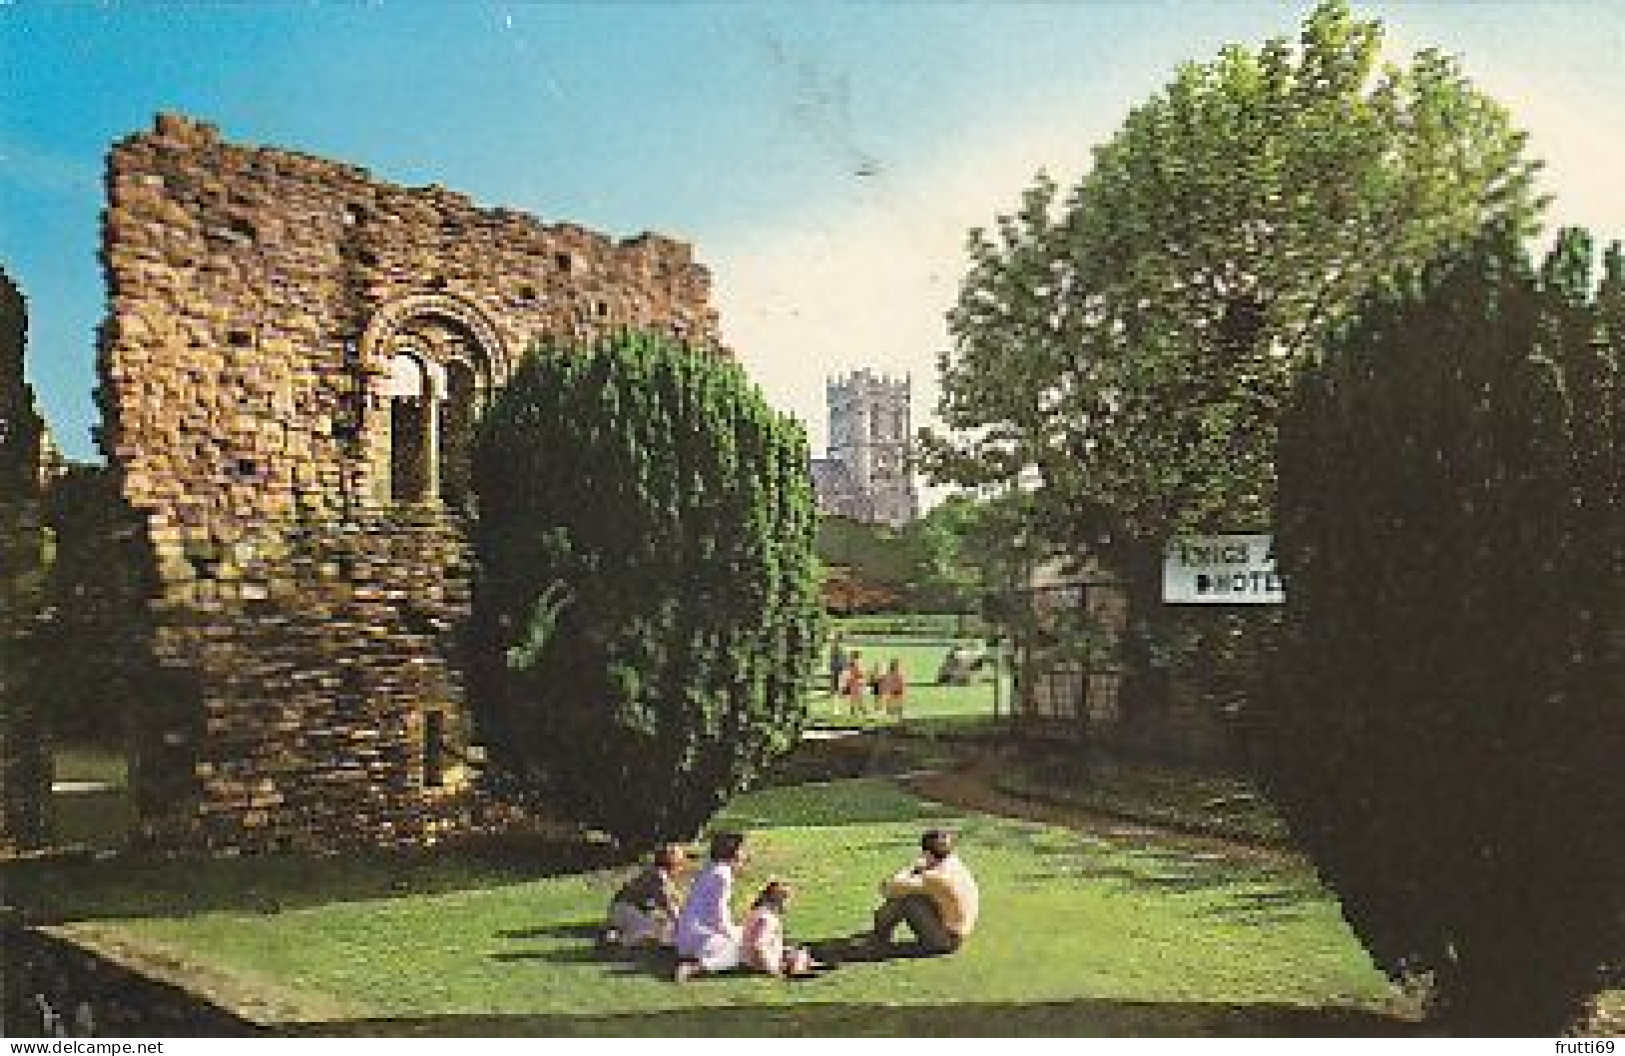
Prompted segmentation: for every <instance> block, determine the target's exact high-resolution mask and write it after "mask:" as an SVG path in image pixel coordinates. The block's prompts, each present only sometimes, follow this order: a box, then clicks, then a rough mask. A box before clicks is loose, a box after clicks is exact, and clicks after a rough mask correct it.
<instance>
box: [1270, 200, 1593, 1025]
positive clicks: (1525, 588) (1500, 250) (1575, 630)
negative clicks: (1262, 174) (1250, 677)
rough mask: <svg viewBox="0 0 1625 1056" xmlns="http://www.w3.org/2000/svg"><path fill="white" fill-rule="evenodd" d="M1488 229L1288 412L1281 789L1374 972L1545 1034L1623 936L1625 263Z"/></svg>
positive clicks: (1463, 1012)
mask: <svg viewBox="0 0 1625 1056" xmlns="http://www.w3.org/2000/svg"><path fill="white" fill-rule="evenodd" d="M1590 258H1591V248H1590V244H1589V241H1588V240H1587V239H1586V238H1585V237H1584V236H1583V235H1581V234H1579V233H1576V232H1567V233H1565V234H1564V235H1563V236H1562V237H1561V238H1560V239H1559V242H1558V245H1557V248H1556V250H1555V251H1554V252H1553V254H1552V255H1551V257H1550V258H1549V259H1548V261H1547V262H1546V265H1545V266H1544V268H1542V269H1541V271H1540V273H1539V274H1538V275H1537V274H1535V273H1534V271H1533V269H1531V268H1530V267H1529V265H1528V263H1527V259H1526V257H1525V256H1524V254H1523V253H1522V251H1521V250H1520V249H1519V247H1518V243H1517V240H1516V238H1515V237H1514V236H1512V235H1509V234H1507V233H1505V232H1504V231H1502V232H1499V233H1497V234H1496V235H1494V236H1491V237H1487V238H1486V239H1485V240H1484V241H1482V242H1481V243H1479V244H1478V245H1477V246H1476V247H1474V248H1473V249H1472V250H1471V251H1470V252H1462V253H1459V254H1456V255H1452V256H1450V257H1449V258H1447V259H1445V260H1443V261H1441V262H1440V263H1438V264H1436V265H1434V266H1432V267H1431V268H1429V269H1428V270H1427V271H1426V272H1425V273H1424V274H1423V275H1422V276H1421V277H1420V278H1419V279H1418V281H1416V282H1415V283H1406V284H1403V285H1401V286H1398V287H1396V288H1395V289H1394V290H1392V291H1390V292H1388V293H1386V294H1384V295H1382V296H1378V297H1373V298H1372V299H1371V300H1370V301H1368V302H1367V303H1366V305H1365V306H1364V308H1363V310H1361V311H1360V312H1359V313H1358V314H1357V315H1356V316H1355V317H1354V318H1353V320H1352V321H1351V323H1350V324H1349V325H1348V326H1347V328H1346V329H1345V330H1344V331H1343V332H1342V333H1341V334H1340V335H1339V336H1338V337H1337V338H1336V339H1335V340H1334V341H1333V342H1332V343H1331V345H1330V348H1329V350H1328V352H1327V355H1326V358H1325V361H1324V362H1323V363H1322V364H1320V365H1318V366H1316V367H1315V368H1314V369H1312V370H1311V371H1309V372H1308V373H1307V374H1306V375H1305V376H1304V377H1303V379H1302V380H1301V381H1300V382H1299V384H1298V386H1297V389H1296V391H1295V394H1294V398H1293V400H1292V402H1291V404H1290V407H1289V410H1288V413H1287V414H1286V416H1285V417H1284V420H1283V423H1282V427H1281V436H1280V447H1279V453H1278V463H1279V472H1280V494H1279V505H1280V510H1279V535H1278V539H1277V547H1278V554H1279V560H1280V562H1281V567H1282V569H1283V572H1284V574H1285V575H1286V578H1287V589H1288V592H1289V595H1290V599H1291V602H1290V605H1289V606H1288V608H1287V626H1286V635H1285V639H1284V642H1283V647H1282V652H1281V655H1280V657H1279V660H1280V664H1279V679H1278V692H1277V693H1276V694H1275V696H1274V700H1273V703H1272V706H1271V714H1269V716H1268V728H1269V729H1270V731H1271V737H1270V740H1271V744H1272V748H1273V751H1272V752H1271V753H1270V755H1269V757H1268V765H1267V767H1266V776H1267V778H1268V780H1269V783H1270V785H1271V787H1272V789H1273V793H1274V796H1275V798H1276V799H1277V800H1278V802H1279V803H1280V804H1281V806H1282V808H1283V810H1284V812H1285V814H1286V816H1287V817H1288V819H1289V821H1290V822H1291V824H1292V827H1293V830H1294V831H1295V833H1296V834H1297V835H1298V836H1299V838H1300V839H1301V840H1302V841H1303V843H1304V845H1305V846H1306V847H1307V849H1308V851H1309V852H1310V854H1311V855H1312V856H1313V858H1314V860H1315V862H1316V864H1317V865H1318V866H1319V868H1320V871H1321V874H1322V876H1323V877H1324V878H1325V879H1326V880H1327V882H1328V883H1330V885H1331V886H1332V887H1333V888H1334V889H1335V890H1336V891H1337V893H1338V895H1339V896H1340V897H1341V899H1342V903H1343V907H1344V912H1345V914H1346V915H1347V917H1348V919H1349V921H1350V923H1351V924H1352V925H1353V927H1354V929H1355V931H1356V932H1357V933H1358V935H1359V936H1360V938H1361V939H1362V941H1363V942H1364V943H1365V944H1366V947H1367V948H1368V949H1369V950H1370V952H1371V954H1372V956H1373V958H1374V959H1375V960H1376V962H1377V963H1378V964H1379V965H1380V966H1381V967H1383V968H1384V969H1386V970H1387V971H1388V972H1390V973H1392V974H1393V975H1394V976H1396V977H1402V976H1406V975H1413V974H1418V973H1431V975H1432V977H1433V983H1434V986H1435V990H1434V992H1435V994H1436V996H1437V998H1438V1001H1439V1008H1440V1009H1441V1011H1442V1012H1444V1013H1445V1014H1447V1015H1449V1016H1450V1017H1452V1018H1453V1019H1454V1020H1455V1021H1456V1023H1457V1025H1458V1027H1460V1028H1462V1029H1466V1030H1469V1031H1473V1032H1489V1033H1497V1034H1507V1033H1512V1034H1520V1035H1522V1034H1553V1033H1556V1032H1557V1031H1558V1030H1559V1029H1560V1028H1562V1027H1563V1026H1564V1025H1565V1024H1567V1023H1568V1022H1570V1021H1571V1020H1572V1019H1573V1017H1574V1016H1575V1015H1577V1014H1578V1013H1579V1012H1580V1010H1581V1007H1582V1004H1583V1001H1584V999H1585V998H1586V997H1588V996H1589V995H1590V994H1592V993H1594V992H1595V991H1596V990H1597V989H1599V988H1600V986H1601V984H1602V971H1603V969H1604V967H1605V966H1607V965H1608V964H1609V963H1610V962H1612V963H1613V964H1615V965H1618V964H1619V963H1620V962H1619V958H1620V956H1621V952H1622V951H1625V841H1622V840H1621V838H1620V836H1621V833H1625V791H1622V790H1625V785H1622V783H1621V782H1620V780H1619V761H1620V760H1621V759H1625V715H1622V713H1621V711H1620V705H1621V703H1622V700H1621V692H1622V687H1625V486H1622V472H1625V470H1622V466H1625V460H1622V459H1621V458H1620V452H1621V451H1622V450H1625V427H1622V418H1625V399H1622V397H1625V388H1622V366H1625V361H1622V349H1625V315H1622V314H1621V311H1620V306H1621V303H1622V301H1621V297H1622V294H1625V257H1622V255H1621V253H1620V251H1619V249H1618V248H1617V247H1616V248H1615V249H1613V250H1612V251H1610V253H1609V254H1608V256H1607V258H1606V259H1607V268H1606V275H1605V278H1604V280H1603V282H1602V284H1601V287H1600V291H1599V292H1598V293H1596V294H1595V295H1594V294H1593V289H1592V282H1591V278H1590Z"/></svg>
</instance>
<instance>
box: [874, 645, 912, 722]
mask: <svg viewBox="0 0 1625 1056" xmlns="http://www.w3.org/2000/svg"><path fill="white" fill-rule="evenodd" d="M906 692H908V680H907V679H905V678H904V677H903V662H902V661H901V660H897V659H895V658H894V659H893V660H892V662H891V663H890V665H888V666H887V668H886V673H885V674H884V675H881V676H880V706H881V707H882V708H884V709H885V711H886V714H888V715H890V716H891V717H892V718H894V719H899V720H901V719H902V717H903V694H904V693H906Z"/></svg>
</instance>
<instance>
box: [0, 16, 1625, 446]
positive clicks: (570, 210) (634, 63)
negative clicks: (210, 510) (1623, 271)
mask: <svg viewBox="0 0 1625 1056" xmlns="http://www.w3.org/2000/svg"><path fill="white" fill-rule="evenodd" d="M1308 6H1309V5H1308V4H1306V3H1300V4H1290V3H1276V2H1262V0H1260V2H1253V0H1209V2H1195V3H1178V4H1175V3H1169V2H1155V0H1142V2H1135V3H1127V2H1122V3H1107V2H1084V0H1078V2H1073V3H1050V4H993V3H976V2H964V3H952V4H950V3H911V2H903V0H893V2H889V3H880V2H875V3H840V4H837V3H799V4H791V3H752V2H747V0H739V2H733V3H721V4H711V3H697V2H689V3H684V2H671V3H664V4H636V3H604V4H593V5H587V4H572V3H531V4H515V3H509V4H498V3H476V2H468V3H455V4H454V3H443V4H435V3H399V2H396V0H385V2H374V3H361V4H346V5H340V4H309V3H301V4H293V3H287V4H255V3H230V4H228V3H215V4H192V5H179V4H140V5H137V4H119V3H103V4H77V5H65V4H48V3H37V2H29V0H0V265H3V266H4V267H5V269H6V270H7V271H8V272H9V273H10V274H11V275H12V276H13V278H14V279H15V280H17V281H18V282H19V283H20V285H22V287H23V289H24V292H25V293H26V294H27V295H28V297H29V301H30V312H31V335H30V337H31V340H30V349H29V352H30V363H29V376H30V379H31V380H32V381H33V382H34V383H35V384H36V386H37V388H38V389H39V391H40V394H41V398H42V401H43V403H44V406H45V409H46V411H47V414H48V416H49V417H50V419H51V420H52V422H53V425H54V426H55V428H56V431H57V433H58V436H59V439H60V442H61V443H62V444H63V446H64V447H65V448H66V449H67V450H68V451H69V453H70V454H72V455H75V456H78V457H89V456H91V454H92V448H91V444H90V440H89V432H88V430H89V426H90V424H91V423H92V422H93V420H94V417H95V412H94V408H93V406H92V403H91V395H90V394H91V389H92V387H93V386H94V383H95V381H94V370H93V361H94V354H93V340H94V338H93V334H94V328H95V326H96V324H97V322H98V321H99V319H100V317H101V313H102V310H103V291H102V280H101V274H100V269H99V266H98V264H97V262H96V248H97V241H98V222H99V211H100V208H101V193H102V192H101V185H100V179H101V167H102V161H103V158H104V157H105V154H106V151H107V148H108V146H109V145H110V144H111V143H112V142H113V141H114V140H115V139H117V138H120V137H122V136H124V135H127V134H129V133H130V132H133V131H136V130H139V129H143V128H146V127H148V126H149V125H150V124H151V121H152V117H153V114H154V113H155V112H157V111H159V110H180V111H183V112H186V113H189V114H192V115H194V116H197V117H201V118H203V119H206V120H209V121H211V122H214V123H215V124H217V125H219V126H220V127H221V130H222V134H223V135H224V136H225V137H226V138H227V139H230V140H232V141H235V142H241V143H256V144H268V145H276V146H282V147H289V148H293V149H297V150H304V151H308V152H311V153H316V154H321V155H325V156H329V157H333V158H336V159H341V160H344V161H348V162H352V163H355V164H360V165H363V166H366V167H367V168H369V169H371V170H372V171H373V173H374V174H375V175H377V176H378V177H380V178H382V179H386V180H390V181H393V182H398V183H403V184H408V185H417V184H426V183H440V184H443V185H445V186H448V187H453V188H456V189H458V190H461V191H465V192H467V193H469V194H471V195H472V196H473V197H474V198H476V199H477V200H479V201H481V202H483V203H485V204H488V205H506V206H510V207H514V208H518V209H523V210H525V211H527V212H531V213H534V214H536V215H538V216H540V217H541V218H543V219H544V220H548V221H553V220H574V221H577V222H580V223H583V224H586V225H589V226H592V227H597V228H600V229H603V230H606V231H609V232H611V233H614V234H623V235H624V234H633V233H636V232H638V231H641V230H645V229H651V230H657V231H661V232H664V233H668V234H671V235H674V236H676V237H679V238H683V239H686V240H689V241H692V242H693V243H695V245H696V249H697V252H698V254H699V257H700V259H701V260H702V261H704V262H706V263H707V264H708V265H709V266H710V267H711V268H712V271H713V273H714V276H715V281H716V300H717V304H718V307H719V308H720V309H721V311H722V321H723V331H724V336H725V338H726V339H727V340H728V341H729V343H730V344H732V345H734V346H735V347H736V348H737V349H738V351H739V352H740V354H741V357H742V358H743V359H744V361H745V362H746V365H747V366H748V367H749V368H750V370H751V372H752V374H753V375H754V376H755V377H756V378H757V379H758V380H759V381H760V382H761V384H762V386H763V388H764V390H765V391H766V392H767V394H768V397H769V398H770V399H771V400H772V401H773V402H774V403H775V404H776V405H778V406H780V407H782V408H783V409H785V410H788V411H791V412H792V413H795V414H797V415H798V416H800V417H802V418H803V419H804V420H806V421H807V422H808V424H809V426H810V427H811V431H812V434H813V440H814V444H815V447H819V448H821V446H822V443H823V439H824V436H823V434H824V421H823V413H824V412H823V403H822V401H823V381H824V378H825V377H826V376H827V375H830V374H835V373H841V372H844V371H847V370H850V369H853V368H856V367H861V366H871V367H877V368H880V369H884V370H888V371H891V372H894V373H899V374H901V373H904V372H907V373H910V374H911V375H912V376H913V377H914V379H915V382H916V401H915V404H916V417H917V419H925V418H927V417H928V412H929V409H930V405H931V403H932V402H933V401H934V399H935V386H934V384H933V382H932V374H933V371H934V363H935V357H936V353H937V352H938V350H939V349H941V348H942V347H944V345H945V344H946V340H947V338H946V334H945V332H944V330H943V327H942V313H943V311H944V310H945V309H946V308H947V307H948V305H949V304H950V303H951V302H952V300H953V296H954V292H955V289H956V286H957V282H958V278H959V275H960V273H961V272H962V270H963V266H964V262H963V255H962V246H963V242H964V236H965V232H966V230H967V229H968V228H969V227H971V226H973V225H977V224H985V223H988V222H990V221H991V220H992V218H993V217H994V216H995V214H996V213H997V212H998V211H999V210H1000V209H1003V208H1006V207H1008V206H1009V205H1010V204H1011V203H1013V202H1014V200H1015V199H1016V197H1017V196H1018V194H1019V192H1020V191H1021V189H1022V188H1023V187H1024V186H1025V185H1026V184H1027V183H1028V182H1029V181H1030V179H1031V176H1032V174H1033V173H1034V172H1035V171H1036V170H1037V169H1038V168H1040V167H1045V168H1048V169H1049V170H1050V171H1051V172H1053V173H1055V174H1056V175H1058V176H1060V177H1061V178H1063V179H1075V178H1076V176H1077V175H1079V174H1080V173H1081V172H1082V171H1083V169H1084V167H1085V166H1086V165H1087V161H1088V156H1089V153H1088V152H1089V148H1090V147H1091V146H1092V145H1094V144H1095V143H1098V142H1100V141H1101V140H1103V139H1104V138H1106V137H1107V136H1109V135H1110V133H1111V132H1112V130H1113V129H1114V128H1115V127H1116V125H1117V124H1118V123H1119V122H1120V121H1121V119H1122V117H1123V116H1124V114H1125V112H1126V110H1127V108H1128V107H1129V106H1130V105H1132V104H1133V103H1134V102H1136V101H1138V100H1140V99H1143V98H1144V97H1145V96H1147V95H1148V94H1150V93H1151V92H1152V91H1154V90H1155V89H1156V88H1157V87H1158V86H1159V85H1161V84H1162V83H1163V82H1164V81H1165V80H1166V79H1167V77H1168V76H1169V74H1170V72H1171V71H1172V69H1173V67H1174V66H1175V65H1176V64H1177V63H1178V62H1180V61H1181V60H1183V59H1188V58H1206V57H1208V56H1210V55H1211V54H1213V53H1214V52H1215V51H1216V50H1217V49H1218V48H1219V47H1220V46H1221V45H1222V44H1224V43H1226V42H1232V41H1238V42H1248V43H1255V42H1257V41H1258V40H1260V39H1262V38H1263V37H1265V36H1267V35H1271V34H1276V33H1287V34H1292V33H1294V32H1295V29H1296V26H1297V23H1298V21H1299V19H1300V18H1301V16H1302V14H1303V13H1304V11H1305V10H1307V7H1308ZM1357 10H1359V11H1361V12H1363V13H1372V14H1377V15H1380V16H1381V17H1382V18H1383V19H1384V20H1385V21H1386V22H1387V23H1388V26H1389V29H1390V39H1391V41H1392V43H1393V45H1394V47H1395V49H1396V51H1397V52H1399V53H1401V54H1406V53H1408V52H1409V51H1411V50H1414V48H1416V47H1419V46H1423V45H1436V46H1439V47H1442V48H1444V49H1445V50H1447V51H1452V52H1456V53H1459V54H1461V55H1462V56H1463V58H1464V61H1465V62H1466V65H1467V68H1468V70H1469V71H1470V72H1471V73H1472V74H1473V75H1474V76H1475V78H1476V79H1477V80H1478V81H1479V82H1480V83H1481V84H1482V85H1483V86H1484V87H1485V88H1486V89H1488V90H1489V91H1491V92H1492V93H1493V94H1495V95H1496V96H1497V97H1499V98H1500V99H1502V100H1503V101H1504V102H1506V103H1507V104H1508V105H1509V106H1511V108H1512V109H1513V112H1514V114H1515V116H1516V117H1517V118H1518V119H1519V120H1520V122H1521V123H1522V124H1523V125H1524V126H1525V127H1527V128H1529V129H1530V130H1531V132H1532V133H1533V137H1534V149H1535V153H1536V154H1537V155H1539V156H1542V157H1544V158H1546V159H1547V161H1548V165H1549V168H1548V177H1547V189H1548V190H1550V191H1551V192H1553V193H1554V194H1556V195H1557V198H1558V203H1557V208H1556V210H1555V211H1554V214H1553V215H1554V219H1557V220H1565V221H1579V222H1585V223H1588V224H1590V225H1592V226H1594V227H1595V228H1596V229H1597V230H1598V231H1599V232H1601V233H1603V234H1606V235H1617V234H1625V195H1621V194H1618V193H1617V192H1616V190H1615V188H1616V185H1618V184H1619V183H1620V182H1621V180H1622V179H1625V146H1622V143H1625V137H1622V133H1625V3H1607V2H1601V0H1593V2H1589V3H1567V4H1565V3H1555V2H1544V3H1542V2H1531V3H1484V2H1476V3H1468V2H1458V3H1446V2H1432V3H1390V4H1380V5H1357Z"/></svg>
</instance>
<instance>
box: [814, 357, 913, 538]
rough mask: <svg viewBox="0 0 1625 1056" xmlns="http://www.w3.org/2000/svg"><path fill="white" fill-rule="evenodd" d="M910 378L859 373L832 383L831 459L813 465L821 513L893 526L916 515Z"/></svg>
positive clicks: (836, 379)
mask: <svg viewBox="0 0 1625 1056" xmlns="http://www.w3.org/2000/svg"><path fill="white" fill-rule="evenodd" d="M911 387H912V386H911V382H910V380H909V379H908V378H906V377H905V378H904V379H903V380H901V381H895V380H893V379H891V378H888V377H885V376H883V375H879V376H877V375H875V374H872V373H870V372H869V371H867V370H860V371H857V372H856V373H853V374H850V375H848V376H846V377H844V378H834V379H831V380H830V381H829V383H828V387H827V395H828V400H829V455H828V457H827V458H824V459H819V460H817V461H815V462H814V464H813V475H814V482H815V484H816V485H817V488H818V505H819V510H820V512H823V513H833V514H839V515H841V516H844V517H850V518H852V519H853V520H857V521H864V522H867V523H871V524H889V525H892V526H893V527H897V526H900V525H903V524H907V523H908V522H909V521H912V520H914V519H915V518H916V517H918V516H919V496H918V495H917V494H916V492H915V488H914V476H913V473H912V471H911V468H910V465H911V462H912V460H913V444H912V442H911V440H910V428H909V399H910V390H911Z"/></svg>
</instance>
